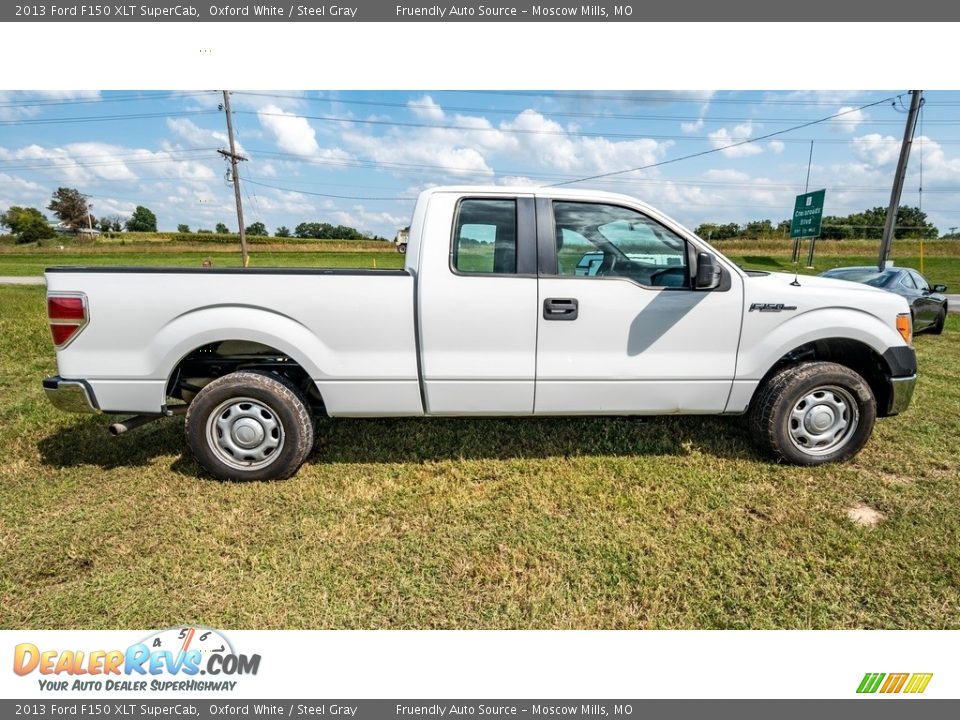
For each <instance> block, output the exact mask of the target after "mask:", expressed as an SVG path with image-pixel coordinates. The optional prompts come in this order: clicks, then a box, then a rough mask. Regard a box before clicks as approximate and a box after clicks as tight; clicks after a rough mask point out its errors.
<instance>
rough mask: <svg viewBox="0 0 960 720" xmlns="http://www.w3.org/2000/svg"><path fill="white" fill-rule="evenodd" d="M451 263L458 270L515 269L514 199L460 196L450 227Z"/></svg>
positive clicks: (503, 272) (507, 272) (496, 271)
mask: <svg viewBox="0 0 960 720" xmlns="http://www.w3.org/2000/svg"><path fill="white" fill-rule="evenodd" d="M452 252H453V258H452V264H453V267H454V268H455V269H456V270H457V271H458V272H461V273H469V274H481V273H482V274H496V275H512V274H514V273H516V272H517V202H516V200H494V199H476V200H463V201H461V202H460V207H459V209H458V212H457V222H456V225H455V226H454V231H453V248H452Z"/></svg>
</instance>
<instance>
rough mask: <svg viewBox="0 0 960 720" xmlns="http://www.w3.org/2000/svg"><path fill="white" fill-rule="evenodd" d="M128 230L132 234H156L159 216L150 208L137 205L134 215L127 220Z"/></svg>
mask: <svg viewBox="0 0 960 720" xmlns="http://www.w3.org/2000/svg"><path fill="white" fill-rule="evenodd" d="M127 230H129V231H130V232H156V231H157V216H156V215H154V214H153V212H152V211H151V210H150V208H145V207H144V206H143V205H137V207H136V209H135V210H134V211H133V215H131V216H130V219H129V220H127Z"/></svg>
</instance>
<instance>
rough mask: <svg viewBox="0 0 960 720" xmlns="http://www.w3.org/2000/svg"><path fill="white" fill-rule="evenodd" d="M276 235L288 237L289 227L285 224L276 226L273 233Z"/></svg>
mask: <svg viewBox="0 0 960 720" xmlns="http://www.w3.org/2000/svg"><path fill="white" fill-rule="evenodd" d="M274 236H276V237H282V238H288V237H290V228H288V227H287V226H286V225H281V226H280V227H278V228H277V231H276V232H275V233H274Z"/></svg>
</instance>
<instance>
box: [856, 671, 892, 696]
mask: <svg viewBox="0 0 960 720" xmlns="http://www.w3.org/2000/svg"><path fill="white" fill-rule="evenodd" d="M884 677H885V675H884V674H883V673H867V674H866V675H864V676H863V680H861V681H860V687H858V688H857V692H858V693H875V692H876V691H877V688H878V687H880V681H881V680H883V678H884Z"/></svg>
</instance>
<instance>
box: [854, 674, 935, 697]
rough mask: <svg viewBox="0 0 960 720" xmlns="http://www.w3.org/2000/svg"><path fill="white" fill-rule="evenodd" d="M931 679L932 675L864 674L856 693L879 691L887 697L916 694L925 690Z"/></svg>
mask: <svg viewBox="0 0 960 720" xmlns="http://www.w3.org/2000/svg"><path fill="white" fill-rule="evenodd" d="M932 678H933V673H913V674H912V675H911V674H910V673H890V674H889V675H886V674H884V673H866V674H865V675H864V676H863V680H861V681H860V685H859V686H857V692H858V693H861V694H863V693H866V694H869V693H875V692H877V691H879V692H880V693H884V694H888V695H889V694H895V693H899V692H901V691H902V692H904V693H912V694H918V693H922V692H923V691H924V690H926V689H927V685H929V684H930V680H931V679H932ZM881 683H882V685H881Z"/></svg>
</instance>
